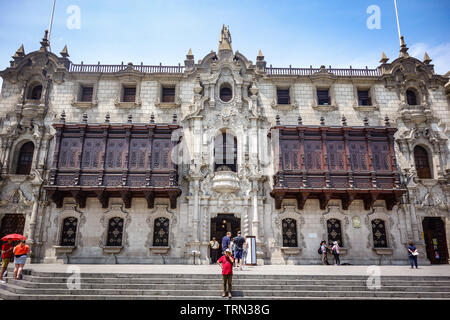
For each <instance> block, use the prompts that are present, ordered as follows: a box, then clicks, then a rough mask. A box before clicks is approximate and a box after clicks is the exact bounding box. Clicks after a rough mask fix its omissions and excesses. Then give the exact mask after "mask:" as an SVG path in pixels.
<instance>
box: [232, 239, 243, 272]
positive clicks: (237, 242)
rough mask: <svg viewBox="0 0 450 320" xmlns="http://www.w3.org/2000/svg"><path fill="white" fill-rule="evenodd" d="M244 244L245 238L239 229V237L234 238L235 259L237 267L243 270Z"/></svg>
mask: <svg viewBox="0 0 450 320" xmlns="http://www.w3.org/2000/svg"><path fill="white" fill-rule="evenodd" d="M243 245H244V238H243V237H242V236H241V232H240V231H238V233H237V237H235V238H234V259H235V261H236V268H240V269H241V270H242V251H243Z"/></svg>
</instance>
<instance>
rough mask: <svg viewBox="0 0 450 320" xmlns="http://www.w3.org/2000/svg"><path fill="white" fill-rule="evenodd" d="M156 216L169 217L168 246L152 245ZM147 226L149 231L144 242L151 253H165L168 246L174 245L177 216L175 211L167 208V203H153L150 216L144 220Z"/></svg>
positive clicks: (167, 250)
mask: <svg viewBox="0 0 450 320" xmlns="http://www.w3.org/2000/svg"><path fill="white" fill-rule="evenodd" d="M157 218H167V219H169V241H168V243H169V246H167V247H162V246H154V245H153V233H154V228H155V220H156V219H157ZM145 222H147V225H148V226H149V233H148V236H147V241H146V242H145V247H146V248H148V249H149V250H150V253H151V254H167V253H168V252H169V250H170V248H173V247H175V239H174V231H173V230H174V225H175V224H176V223H177V218H176V214H175V212H172V211H170V210H169V206H168V205H161V204H160V205H155V209H154V210H153V211H151V212H150V216H149V217H148V218H147V219H146V220H145Z"/></svg>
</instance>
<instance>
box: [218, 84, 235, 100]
mask: <svg viewBox="0 0 450 320" xmlns="http://www.w3.org/2000/svg"><path fill="white" fill-rule="evenodd" d="M232 97H233V91H232V90H231V88H230V87H229V86H228V85H224V86H223V87H222V88H220V100H222V101H223V102H228V101H230V100H231V98H232Z"/></svg>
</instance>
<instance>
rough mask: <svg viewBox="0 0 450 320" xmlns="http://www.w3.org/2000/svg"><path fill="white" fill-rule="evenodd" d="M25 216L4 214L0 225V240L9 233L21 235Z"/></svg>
mask: <svg viewBox="0 0 450 320" xmlns="http://www.w3.org/2000/svg"><path fill="white" fill-rule="evenodd" d="M24 227H25V216H24V215H23V214H5V216H4V217H3V219H2V221H1V225H0V239H1V238H3V237H4V236H6V235H8V234H11V233H18V234H23V229H24Z"/></svg>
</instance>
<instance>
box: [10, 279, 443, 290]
mask: <svg viewBox="0 0 450 320" xmlns="http://www.w3.org/2000/svg"><path fill="white" fill-rule="evenodd" d="M7 281H8V282H7V283H8V284H13V285H16V286H19V287H22V288H28V289H33V288H34V289H37V288H42V289H67V283H66V282H64V283H39V282H29V281H24V280H13V279H8V280H7ZM80 286H81V289H137V290H147V289H150V290H156V289H159V290H174V289H193V290H202V289H214V290H220V289H221V288H222V283H221V281H205V280H204V281H203V282H200V283H195V284H193V283H182V284H180V283H149V284H142V283H138V284H130V283H121V284H117V283H86V282H84V281H82V282H81V283H80ZM233 287H234V288H235V289H236V290H330V289H333V290H336V291H364V290H370V289H368V288H367V285H366V284H365V283H364V284H357V285H350V284H342V283H341V284H335V283H332V284H327V283H325V282H323V283H322V284H313V285H308V284H289V285H286V284H279V283H274V284H268V283H258V284H248V283H246V281H242V280H241V281H239V282H238V283H236V282H234V284H233ZM382 288H383V290H385V291H386V290H388V291H418V290H420V291H423V292H433V291H441V292H450V284H448V285H446V286H445V285H442V284H439V285H421V286H418V285H417V284H416V285H415V286H407V285H406V286H405V285H393V284H390V283H389V284H384V285H383V284H382Z"/></svg>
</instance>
